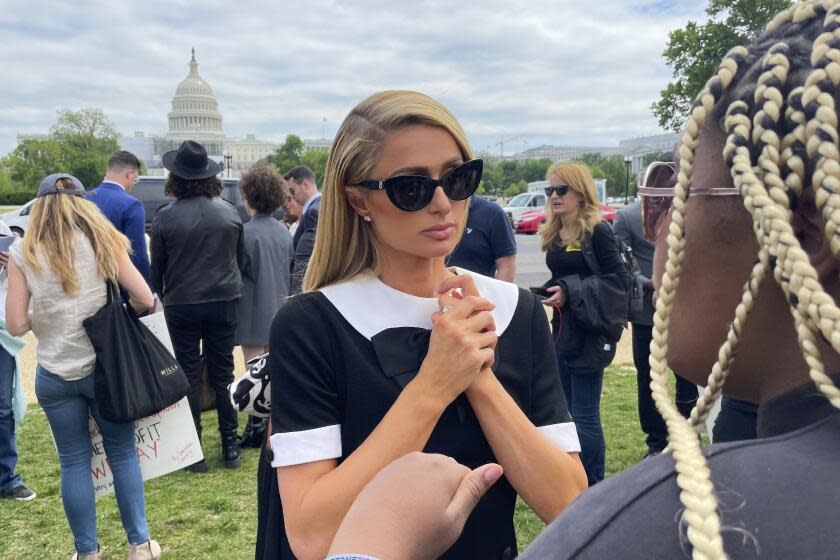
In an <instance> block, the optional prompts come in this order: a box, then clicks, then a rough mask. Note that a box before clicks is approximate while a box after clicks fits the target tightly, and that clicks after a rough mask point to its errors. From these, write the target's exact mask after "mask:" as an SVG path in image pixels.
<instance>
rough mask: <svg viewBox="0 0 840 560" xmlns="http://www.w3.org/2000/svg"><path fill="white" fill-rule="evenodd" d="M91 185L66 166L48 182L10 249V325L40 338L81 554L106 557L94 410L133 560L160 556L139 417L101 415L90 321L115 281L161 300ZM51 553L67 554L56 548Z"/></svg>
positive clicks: (40, 385)
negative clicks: (95, 469) (149, 511)
mask: <svg viewBox="0 0 840 560" xmlns="http://www.w3.org/2000/svg"><path fill="white" fill-rule="evenodd" d="M84 194H85V188H84V186H82V184H81V183H80V182H79V180H78V179H76V178H75V177H73V176H71V175H67V174H65V173H55V174H53V175H49V176H47V177H46V178H44V180H43V181H42V182H41V186H40V188H39V189H38V198H37V199H36V201H35V203H34V204H33V205H32V213H31V218H30V220H31V221H30V225H29V231H27V233H26V237H25V238H24V239H19V240H17V241H15V242H14V244H12V246H11V249H10V251H9V252H10V259H9V293H8V297H7V299H6V322H7V328H8V331H9V333H11V334H12V335H14V336H20V335H22V334H24V333H26V332H27V331H29V330H30V329H31V330H32V332H33V334H34V335H35V336H36V337H37V338H38V367H37V369H36V373H35V395H36V396H37V397H38V402H39V403H40V405H41V407H42V408H43V409H44V413H45V414H46V417H47V421H48V422H49V424H50V429H51V430H52V435H53V439H54V440H55V446H56V449H57V450H58V459H59V463H60V464H61V498H62V502H63V503H64V513H65V514H66V516H67V521H68V522H69V524H70V529H71V531H72V532H73V538H74V544H75V549H76V551H75V553H74V554H73V560H98V559H99V558H100V551H99V545H98V544H97V538H96V534H97V531H96V496H95V493H94V488H93V479H92V478H91V470H90V469H91V466H90V465H91V458H92V456H93V447H92V446H91V442H90V430H89V424H88V418H89V415H92V416H93V418H94V419H95V420H96V423H97V425H98V426H99V429H100V431H101V432H102V441H103V444H104V446H105V451H106V452H107V454H108V464H109V465H110V467H111V471H112V472H113V475H114V490H115V494H116V497H117V505H118V506H119V509H120V518H121V519H122V525H123V528H124V529H125V533H126V536H127V538H128V560H156V559H158V558H160V555H161V550H160V546H159V545H158V543H157V542H156V541H154V540H151V539H149V529H148V526H147V524H146V502H145V496H144V493H143V477H142V475H141V474H140V463H139V462H138V460H137V452H136V449H135V445H134V423H133V422H128V423H124V424H115V423H113V422H109V421H108V420H106V419H104V418H102V417H101V415H100V414H99V406H98V403H97V400H96V397H95V395H94V379H93V377H94V376H93V369H94V365H95V363H96V354H95V353H94V351H93V347H92V346H91V343H90V339H89V338H88V336H87V333H86V332H85V329H84V327H83V326H82V321H84V320H85V319H87V318H88V317H90V316H91V315H93V314H94V313H96V312H97V311H98V310H99V309H100V308H101V307H102V306H103V305H105V301H106V298H107V289H108V288H107V282H108V281H111V282H117V283H118V284H119V285H120V286H121V287H122V288H124V289H125V290H126V291H127V292H128V294H129V296H131V298H130V301H129V305H131V306H133V307H134V308H135V309H136V310H137V311H147V310H149V309H150V308H151V307H152V306H153V305H154V299H153V297H152V292H151V291H150V290H149V286H148V285H147V284H146V281H145V280H144V279H143V277H142V276H141V275H140V273H139V272H138V271H137V269H136V268H135V267H134V265H133V264H132V262H131V259H130V257H129V254H128V251H129V247H130V245H129V242H128V239H127V238H126V237H125V236H124V235H123V234H121V233H120V232H119V231H117V230H116V229H115V228H114V226H112V225H111V222H109V221H108V219H107V218H105V216H104V215H102V213H101V212H100V211H99V209H98V208H97V207H96V205H94V204H93V203H92V202H89V201H87V200H85V199H84ZM30 303H31V312H30ZM33 547H34V543H33ZM45 553H46V556H48V557H50V558H57V557H58V552H57V551H55V550H49V551H45Z"/></svg>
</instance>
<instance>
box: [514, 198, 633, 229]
mask: <svg viewBox="0 0 840 560" xmlns="http://www.w3.org/2000/svg"><path fill="white" fill-rule="evenodd" d="M600 210H601V218H602V219H603V220H604V221H605V222H609V223H613V222H614V221H615V213H616V210H615V208H610V207H609V206H607V205H606V204H602V205H601V207H600ZM545 222H546V218H545V208H539V209H536V210H529V211H527V212H523V213H522V214H520V215H519V217H518V218H515V219H514V220H513V231H515V232H516V233H525V234H530V235H533V234H535V233H537V232H538V231H539V229H540V226H541V225H542V224H544V223H545Z"/></svg>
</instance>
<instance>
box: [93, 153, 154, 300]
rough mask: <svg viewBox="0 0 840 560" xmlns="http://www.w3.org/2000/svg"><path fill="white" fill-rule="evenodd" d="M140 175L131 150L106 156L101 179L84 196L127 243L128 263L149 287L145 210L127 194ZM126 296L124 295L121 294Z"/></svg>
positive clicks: (124, 297) (135, 157)
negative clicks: (128, 248)
mask: <svg viewBox="0 0 840 560" xmlns="http://www.w3.org/2000/svg"><path fill="white" fill-rule="evenodd" d="M139 176H140V160H138V159H137V156H135V155H134V154H132V153H131V152H126V151H119V152H115V153H114V154H113V155H112V156H111V157H110V158H108V164H107V169H106V171H105V179H103V180H102V183H101V184H100V185H99V186H98V187H96V188H95V189H93V190H92V191H90V192H88V195H87V198H88V200H90V201H91V202H93V203H94V204H96V205H97V206H98V207H99V209H100V210H101V211H102V213H103V214H105V216H106V217H107V218H108V219H109V220H110V221H111V223H112V224H114V227H116V228H117V229H118V230H120V232H122V233H123V235H125V236H126V237H128V240H129V241H130V242H131V251H132V253H131V262H133V263H134V266H135V267H137V270H139V271H140V274H142V275H143V278H145V279H146V283H147V284H149V286H151V279H150V274H149V252H148V250H147V249H146V211H145V210H144V209H143V203H142V202H140V201H139V200H137V199H136V198H134V197H133V196H131V194H130V193H131V189H133V188H134V185H135V184H137V180H138V178H139ZM123 299H126V294H123Z"/></svg>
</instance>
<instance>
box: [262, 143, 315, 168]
mask: <svg viewBox="0 0 840 560" xmlns="http://www.w3.org/2000/svg"><path fill="white" fill-rule="evenodd" d="M305 150H306V148H305V147H304V145H303V140H301V139H300V136H297V135H296V134H289V135H288V136H286V140H285V141H284V142H283V143H282V144H281V145H280V147H279V148H277V151H276V152H274V153H273V154H272V155H270V156H268V158H266V159H267V160H268V162H269V163H270V164H272V165H273V166H274V167H276V168H277V171H279V172H280V173H281V174H284V173H286V172H287V171H289V170H290V169H291V168H292V167H295V166H296V165H301V163H300V160H301V158H302V157H303V153H304V151H305Z"/></svg>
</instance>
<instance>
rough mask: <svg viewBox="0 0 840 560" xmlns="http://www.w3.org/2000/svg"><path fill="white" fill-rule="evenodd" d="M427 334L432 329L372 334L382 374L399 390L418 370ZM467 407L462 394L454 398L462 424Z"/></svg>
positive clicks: (403, 387) (424, 351) (403, 329)
mask: <svg viewBox="0 0 840 560" xmlns="http://www.w3.org/2000/svg"><path fill="white" fill-rule="evenodd" d="M431 335H432V331H430V330H428V329H421V328H419V327H393V328H390V329H385V330H384V331H381V332H380V333H378V334H376V335H374V336H373V338H371V339H370V342H371V344H373V351H374V352H375V353H376V359H377V360H378V361H379V366H380V367H381V368H382V372H383V374H384V375H385V377H388V378H390V379H393V380H394V381H396V382H397V384H398V385H399V386H400V389H405V387H406V385H408V384H409V382H411V380H412V379H414V377H415V376H416V375H417V372H418V371H420V366H421V365H422V363H423V360H424V359H425V358H426V354H427V353H428V351H429V339H430V338H431ZM468 406H469V403H468V401H467V398H466V396H465V395H459V396H458V398H457V399H455V409H456V410H457V412H458V419H459V420H460V422H461V423H462V424H463V423H464V418H465V417H466V414H467V407H468Z"/></svg>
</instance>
